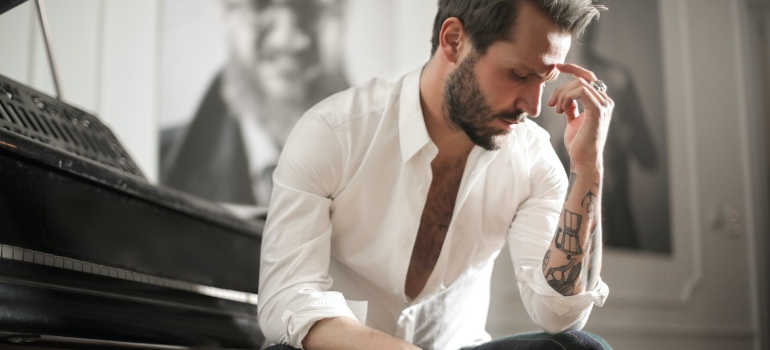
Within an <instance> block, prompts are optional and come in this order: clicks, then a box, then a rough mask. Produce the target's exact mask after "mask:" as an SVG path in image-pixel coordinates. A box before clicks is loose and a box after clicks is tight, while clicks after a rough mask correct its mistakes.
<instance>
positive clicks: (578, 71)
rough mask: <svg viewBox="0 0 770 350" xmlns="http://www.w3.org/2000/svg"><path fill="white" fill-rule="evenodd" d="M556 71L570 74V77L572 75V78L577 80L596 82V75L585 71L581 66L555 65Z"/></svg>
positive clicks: (570, 64)
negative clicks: (574, 77)
mask: <svg viewBox="0 0 770 350" xmlns="http://www.w3.org/2000/svg"><path fill="white" fill-rule="evenodd" d="M556 69H558V70H559V72H562V73H567V74H571V75H574V76H576V77H578V78H583V79H585V80H587V81H596V80H597V78H596V74H594V72H592V71H590V70H588V69H585V68H583V67H581V66H578V65H576V64H572V63H561V64H557V65H556Z"/></svg>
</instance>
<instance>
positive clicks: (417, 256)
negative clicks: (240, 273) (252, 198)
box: [259, 0, 613, 350]
mask: <svg viewBox="0 0 770 350" xmlns="http://www.w3.org/2000/svg"><path fill="white" fill-rule="evenodd" d="M597 15H598V9H597V7H596V6H594V5H593V4H592V3H591V1H590V0H582V1H581V0H575V1H563V0H560V1H555V0H518V1H517V0H441V1H440V2H439V10H438V14H437V16H436V22H435V26H434V34H433V55H432V57H431V59H430V61H429V62H428V63H427V64H426V65H425V67H424V68H423V69H422V70H421V71H417V72H414V73H411V74H408V75H406V76H405V77H403V78H402V79H401V80H399V81H397V82H394V83H389V82H385V81H377V80H375V81H373V82H371V83H369V84H368V85H366V86H363V87H360V88H355V89H350V90H348V91H345V92H343V93H339V94H336V95H334V96H332V97H331V98H328V99H326V100H325V101H323V102H321V103H319V104H318V105H317V106H315V107H314V108H312V109H311V110H309V111H308V112H307V113H306V114H305V116H304V117H303V118H302V119H301V120H300V122H299V123H298V124H297V126H296V127H295V129H294V130H293V131H292V134H291V136H290V138H289V141H288V142H287V145H286V147H285V149H284V153H283V154H282V156H281V159H280V161H279V164H278V167H277V169H276V172H275V174H274V184H275V187H274V190H273V196H272V199H271V201H272V202H271V207H270V211H269V214H268V220H267V226H266V228H265V233H264V238H263V245H262V255H261V258H262V261H261V266H260V300H259V322H260V327H261V328H262V331H263V332H264V334H265V336H266V337H267V339H268V340H270V341H272V342H275V343H281V344H288V345H289V346H291V347H294V348H304V349H311V350H315V349H362V348H363V349H416V348H418V347H419V348H425V349H460V348H464V347H468V346H471V347H475V346H478V345H479V344H483V343H485V342H488V341H489V340H490V339H489V335H488V334H487V333H486V331H485V330H484V328H485V320H486V315H487V309H488V306H489V282H490V276H491V270H492V264H493V261H494V259H495V258H496V257H497V255H498V254H499V252H500V249H501V248H502V247H503V245H504V243H505V241H506V239H507V240H508V244H509V246H510V248H511V256H512V258H513V263H514V270H515V272H516V278H517V281H518V283H519V288H520V290H521V296H522V299H523V301H524V305H525V307H526V308H527V311H528V312H529V314H530V316H531V317H532V319H533V320H534V321H535V323H537V324H538V325H539V326H540V327H542V328H543V329H544V330H546V331H547V332H548V333H560V332H563V331H565V330H579V329H581V328H582V327H583V325H584V324H585V322H586V320H587V318H588V315H589V313H590V311H591V309H592V306H593V304H597V305H600V306H601V305H602V304H603V302H604V299H605V298H606V296H607V293H608V289H607V286H606V285H605V284H604V283H603V282H602V281H601V279H600V278H599V272H600V267H601V237H600V236H601V228H600V225H598V223H599V222H600V213H601V210H600V208H601V206H600V202H599V198H600V197H599V194H600V193H601V175H602V168H603V163H602V158H601V154H602V152H601V151H602V148H603V146H604V142H605V139H606V135H607V129H608V126H609V121H610V115H611V112H612V108H613V102H612V100H611V99H610V98H609V97H608V96H607V95H606V93H605V92H604V91H603V90H604V88H603V86H602V83H601V82H597V78H596V77H595V76H594V75H593V73H591V72H590V71H587V70H585V69H583V68H581V67H578V66H575V65H569V64H564V63H563V62H564V57H565V56H566V54H567V51H568V49H569V45H570V40H571V37H572V36H573V35H577V34H579V33H580V32H581V31H582V30H583V28H584V27H585V26H586V25H587V24H588V22H590V21H591V20H592V19H593V18H594V17H596V16H597ZM559 72H562V73H566V74H570V75H573V76H575V79H574V80H573V81H571V82H569V83H567V84H565V85H563V86H561V87H559V88H557V89H556V91H555V93H554V95H553V96H551V98H550V99H549V100H548V105H549V106H551V107H553V108H555V110H556V112H557V113H564V115H565V116H566V118H567V121H568V126H567V129H566V131H565V142H566V145H567V148H568V149H569V153H570V157H571V159H572V166H571V169H570V172H571V174H570V182H569V187H570V188H569V189H567V180H566V176H565V174H564V169H563V167H561V165H560V163H559V159H558V158H557V157H556V154H555V152H554V151H553V148H552V147H551V146H550V143H549V141H548V135H547V134H546V133H545V131H543V130H542V129H541V128H539V127H537V126H536V125H534V123H532V122H530V121H527V120H526V116H527V115H531V116H537V115H538V113H539V112H540V108H541V107H540V98H541V93H542V89H543V85H544V83H545V82H547V81H550V80H553V79H555V78H556V76H557V75H558V73H559ZM577 101H580V102H581V103H582V105H583V106H584V109H585V110H584V112H583V113H580V112H579V111H578V105H577ZM565 192H566V193H567V195H566V201H565ZM574 335H575V336H576V337H578V338H580V341H582V342H583V344H594V345H596V346H597V347H596V348H598V346H601V344H600V343H597V341H596V339H594V338H592V337H590V336H588V335H587V333H582V332H577V333H574ZM538 337H541V336H538ZM552 339H553V338H549V339H546V340H544V341H545V342H547V343H548V342H550V341H551V340H552ZM517 341H521V339H520V338H516V337H514V338H512V339H504V340H501V341H497V342H491V343H487V344H484V345H482V346H481V347H479V349H484V348H496V347H498V346H499V347H501V348H503V347H505V348H512V347H513V346H514V344H515V342H517ZM562 346H564V347H565V348H571V347H569V346H570V345H568V344H566V345H562ZM277 348H278V347H276V349H277Z"/></svg>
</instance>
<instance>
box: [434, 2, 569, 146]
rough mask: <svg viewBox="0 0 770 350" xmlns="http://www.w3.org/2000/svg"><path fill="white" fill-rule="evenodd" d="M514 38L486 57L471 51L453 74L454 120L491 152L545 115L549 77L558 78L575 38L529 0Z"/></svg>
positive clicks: (450, 114) (450, 103) (448, 102)
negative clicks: (542, 105) (558, 67)
mask: <svg viewBox="0 0 770 350" xmlns="http://www.w3.org/2000/svg"><path fill="white" fill-rule="evenodd" d="M520 4H521V5H520V6H521V8H520V9H519V17H518V19H517V20H516V23H517V26H516V28H515V33H514V41H513V42H511V41H497V42H495V43H493V44H492V45H491V46H490V47H489V48H488V49H487V52H486V53H485V54H484V55H479V54H478V52H476V51H475V50H474V49H470V50H469V52H468V53H467V54H466V56H465V57H464V58H463V59H462V61H461V62H460V63H459V64H458V66H457V67H456V68H455V70H454V71H452V72H451V73H450V74H449V76H448V77H447V81H446V83H445V86H444V100H445V108H446V112H447V118H448V119H449V121H450V124H452V125H455V126H457V127H459V128H461V129H462V130H463V131H464V132H465V133H466V135H468V137H469V138H470V139H471V141H473V143H474V144H476V145H479V146H481V147H483V148H484V149H487V150H495V149H498V148H500V146H502V144H503V143H504V142H505V140H506V139H507V136H508V134H509V133H510V131H511V130H512V129H513V128H514V127H515V125H516V124H518V123H520V122H522V121H524V120H525V119H526V117H527V115H531V116H533V117H536V116H537V115H538V114H540V99H541V97H542V93H543V86H544V84H545V82H546V81H550V80H553V79H555V78H556V77H557V76H558V71H557V70H556V66H555V64H557V63H564V58H565V57H566V55H567V51H568V50H569V46H570V40H571V37H570V35H569V34H565V33H562V32H561V31H560V30H559V29H558V28H557V27H556V26H555V25H554V24H552V23H551V21H550V20H548V18H547V17H546V16H545V15H544V14H543V13H541V12H540V11H539V10H538V9H536V8H534V7H533V6H532V5H530V4H529V3H528V2H527V1H522V2H521V3H520Z"/></svg>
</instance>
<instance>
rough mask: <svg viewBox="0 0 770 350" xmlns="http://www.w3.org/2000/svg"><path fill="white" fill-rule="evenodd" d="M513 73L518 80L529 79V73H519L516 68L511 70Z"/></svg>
mask: <svg viewBox="0 0 770 350" xmlns="http://www.w3.org/2000/svg"><path fill="white" fill-rule="evenodd" d="M511 75H512V77H513V78H516V79H518V80H527V74H524V75H521V74H519V73H516V71H515V70H512V71H511Z"/></svg>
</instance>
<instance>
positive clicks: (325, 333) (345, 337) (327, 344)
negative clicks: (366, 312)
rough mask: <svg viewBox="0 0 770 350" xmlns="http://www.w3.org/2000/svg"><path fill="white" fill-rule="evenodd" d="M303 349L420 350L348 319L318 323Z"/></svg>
mask: <svg viewBox="0 0 770 350" xmlns="http://www.w3.org/2000/svg"><path fill="white" fill-rule="evenodd" d="M302 347H304V348H305V349H308V350H324V349H333V350H341V349H383V350H420V348H418V347H416V346H414V345H412V344H409V343H407V342H405V341H403V340H401V339H398V338H396V337H393V336H391V335H389V334H386V333H383V332H380V331H378V330H375V329H372V328H369V327H367V326H364V325H362V324H360V323H358V321H356V320H354V319H352V318H347V317H335V318H325V319H323V320H320V321H318V322H316V323H315V324H314V325H313V327H311V328H310V331H309V332H308V333H307V335H306V336H305V339H303V340H302Z"/></svg>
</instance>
